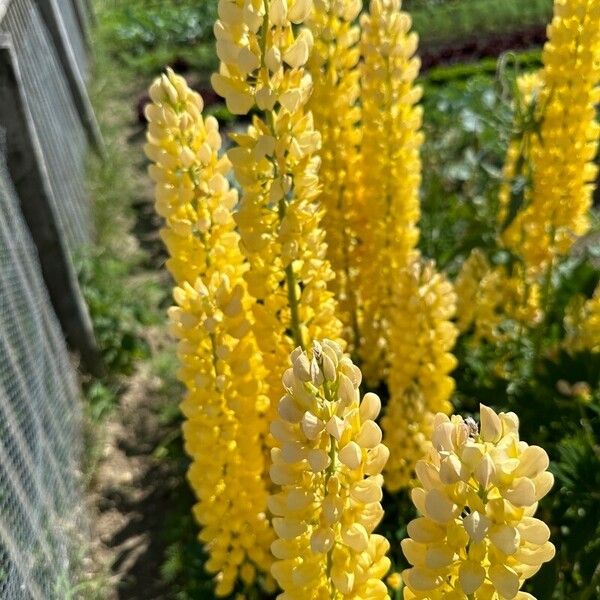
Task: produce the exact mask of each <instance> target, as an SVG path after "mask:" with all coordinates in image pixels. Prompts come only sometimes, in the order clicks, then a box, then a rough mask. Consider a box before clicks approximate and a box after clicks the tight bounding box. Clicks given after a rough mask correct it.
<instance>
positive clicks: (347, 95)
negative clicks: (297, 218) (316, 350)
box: [307, 0, 362, 351]
mask: <svg viewBox="0 0 600 600" xmlns="http://www.w3.org/2000/svg"><path fill="white" fill-rule="evenodd" d="M361 8H362V2H361V1H360V0H315V2H314V10H313V12H312V14H311V16H310V18H309V21H308V23H307V24H308V26H309V28H310V30H311V31H312V34H313V37H314V42H315V43H314V47H313V51H312V52H311V55H310V57H309V60H308V65H307V66H308V70H309V72H310V74H311V76H312V79H313V93H312V95H311V97H310V100H309V103H308V109H309V110H311V111H312V113H313V116H314V120H315V128H316V129H317V131H319V132H320V133H321V138H322V146H321V151H320V157H321V168H320V170H319V178H320V180H321V183H322V189H321V194H320V196H319V201H320V203H321V204H322V205H323V208H324V209H325V214H324V216H323V220H322V226H323V229H324V230H325V233H326V242H327V257H328V259H329V261H330V262H331V266H332V269H333V271H334V273H335V278H334V279H333V280H332V282H331V286H330V288H331V290H332V292H333V293H334V296H335V298H336V299H337V300H338V316H339V318H340V319H341V321H342V323H343V325H344V338H345V339H347V340H349V341H350V347H349V351H352V349H353V348H354V347H355V346H356V345H357V344H358V342H359V339H357V338H359V332H358V322H357V318H358V299H357V297H356V296H357V282H356V278H357V271H356V252H357V250H358V246H357V242H356V240H357V231H358V230H359V229H360V228H361V227H362V224H360V223H358V215H359V214H360V211H357V206H358V205H359V204H360V203H361V193H362V183H361V177H360V167H361V165H360V155H359V145H360V136H361V129H360V127H359V126H358V123H359V121H360V118H361V110H360V107H359V105H358V98H359V95H360V81H359V79H360V71H359V68H358V61H359V58H360V50H359V47H358V41H359V39H360V29H359V27H358V26H357V25H356V23H355V21H356V18H357V17H358V14H359V13H360V10H361Z"/></svg>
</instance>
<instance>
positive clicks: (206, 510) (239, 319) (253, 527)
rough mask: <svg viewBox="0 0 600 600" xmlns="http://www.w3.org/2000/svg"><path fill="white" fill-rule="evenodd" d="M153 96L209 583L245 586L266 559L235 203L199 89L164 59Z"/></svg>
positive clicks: (154, 151)
mask: <svg viewBox="0 0 600 600" xmlns="http://www.w3.org/2000/svg"><path fill="white" fill-rule="evenodd" d="M150 96H151V99H152V103H151V104H150V105H148V107H147V109H146V116H147V118H148V121H149V126H148V143H147V145H146V153H147V155H148V157H149V158H150V159H151V160H152V162H153V164H152V165H151V166H150V175H151V177H152V179H153V180H154V182H155V185H156V210H157V212H158V213H159V214H160V215H161V216H162V217H163V218H164V219H165V222H166V226H165V228H164V229H163V230H162V232H161V234H162V237H163V240H164V241H165V244H166V246H167V249H168V251H169V254H170V258H169V260H168V262H167V267H168V269H169V271H170V273H171V275H172V276H173V278H174V280H175V283H176V287H175V288H174V298H175V301H176V304H177V306H175V307H173V308H171V309H170V311H169V315H170V318H171V330H172V332H173V333H174V335H175V336H176V337H177V338H178V339H179V344H178V357H179V360H180V362H181V367H180V370H179V373H178V375H179V378H180V379H181V381H182V382H183V383H184V384H185V386H186V390H187V392H186V396H185V399H184V400H183V402H182V404H181V409H182V411H183V414H184V415H185V417H186V421H185V423H184V425H183V434H184V439H185V448H186V451H187V453H188V454H189V455H190V457H191V458H192V465H191V467H190V469H189V472H188V479H189V481H190V484H191V486H192V488H193V489H194V492H195V494H196V496H197V498H198V503H197V504H196V506H195V507H194V513H195V516H196V519H197V521H198V522H199V524H200V526H201V531H200V535H199V537H200V540H201V541H202V542H204V544H205V547H206V550H207V553H208V557H209V558H208V560H207V562H206V568H207V570H208V571H209V572H212V573H215V574H216V594H217V595H218V596H227V595H229V594H230V593H232V592H233V590H234V589H235V586H236V583H237V582H238V581H240V582H241V585H243V586H250V585H252V584H253V583H254V582H255V580H256V578H257V575H258V574H259V573H261V572H262V578H263V579H264V577H265V574H268V573H269V569H270V564H271V560H272V558H271V555H270V552H269V546H270V543H271V541H272V539H273V533H272V530H271V527H270V524H269V522H268V520H267V517H266V511H267V489H266V478H265V472H266V457H265V455H264V452H263V451H262V447H261V439H262V437H264V434H265V431H264V430H265V428H266V425H265V423H266V421H265V419H264V412H265V410H266V408H267V406H268V399H267V396H266V388H265V387H264V384H262V383H261V382H262V381H263V380H264V378H265V370H264V367H263V365H262V361H261V356H260V353H259V352H258V348H257V344H256V340H255V338H254V336H253V334H252V332H251V328H252V321H253V316H252V313H251V306H252V305H253V303H254V300H253V299H252V298H251V297H250V296H249V295H248V292H247V289H246V284H245V281H244V279H243V275H244V272H245V271H246V269H247V265H246V264H245V261H244V258H243V256H242V254H241V252H240V250H239V236H238V234H237V233H236V231H235V224H234V221H233V213H232V210H233V208H234V207H235V205H236V204H237V192H236V191H235V190H232V189H230V187H229V184H228V182H227V179H226V176H227V174H228V173H229V171H230V169H231V166H230V163H229V160H228V159H227V158H226V157H223V158H219V155H218V152H219V149H220V146H221V137H220V135H219V130H218V125H217V122H216V121H215V120H214V119H213V118H211V117H209V118H207V119H206V120H204V119H203V118H202V115H201V112H202V99H201V98H200V96H199V95H198V94H197V93H195V92H193V91H192V90H190V89H189V88H188V87H187V85H186V83H185V80H184V79H183V78H181V77H179V76H177V75H175V74H174V73H173V72H172V71H170V70H169V71H168V72H167V74H166V75H163V76H162V77H161V78H159V79H157V80H156V81H155V82H154V84H153V85H152V86H151V88H150ZM269 577H270V576H268V575H267V578H269Z"/></svg>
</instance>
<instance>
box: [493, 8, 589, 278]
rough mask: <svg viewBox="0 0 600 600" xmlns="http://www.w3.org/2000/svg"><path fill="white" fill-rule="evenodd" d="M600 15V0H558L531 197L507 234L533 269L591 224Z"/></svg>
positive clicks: (564, 250)
mask: <svg viewBox="0 0 600 600" xmlns="http://www.w3.org/2000/svg"><path fill="white" fill-rule="evenodd" d="M599 22H600V0H568V1H567V0H555V3H554V18H553V20H552V23H551V24H550V26H549V27H548V41H547V43H546V45H545V46H544V51H543V54H542V62H543V65H544V66H543V68H542V70H541V72H540V73H539V79H540V90H539V92H538V100H537V107H536V115H535V116H536V119H537V120H538V121H539V122H540V126H539V131H537V129H531V130H530V131H529V132H528V133H527V134H526V137H527V140H526V149H525V150H526V159H527V161H528V162H529V167H530V172H531V184H530V190H528V191H527V194H528V202H526V203H525V205H524V207H523V208H521V210H520V211H519V214H518V215H517V216H516V217H515V218H514V220H513V221H512V223H511V224H510V226H509V227H508V228H507V229H506V231H505V232H504V234H503V240H504V242H505V244H506V246H507V247H508V248H509V249H511V250H513V251H514V252H515V253H517V254H519V255H520V256H521V257H522V258H523V260H524V261H525V265H526V267H527V274H528V275H529V276H537V275H539V274H541V273H543V272H544V271H545V269H546V268H547V267H548V265H549V264H551V262H552V260H553V258H554V257H557V256H565V255H566V254H568V252H569V250H570V249H571V247H572V246H573V244H574V242H575V241H576V239H577V238H578V237H579V236H581V235H583V234H585V233H586V232H587V231H588V230H589V217H588V212H589V208H590V206H591V203H592V191H593V184H594V182H595V180H596V176H597V167H596V166H595V165H594V162H593V160H594V156H595V155H596V152H597V148H598V140H599V138H600V125H599V124H598V123H597V121H596V106H597V104H598V102H599V101H600V87H598V82H599V79H600V76H599V75H598V68H597V65H598V61H599V60H600V27H598V23H599Z"/></svg>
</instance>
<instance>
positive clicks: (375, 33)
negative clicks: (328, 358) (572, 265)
mask: <svg viewBox="0 0 600 600" xmlns="http://www.w3.org/2000/svg"><path fill="white" fill-rule="evenodd" d="M361 25H362V29H363V33H362V39H361V52H362V57H363V62H362V78H361V82H362V91H361V98H362V130H363V133H362V146H361V152H362V156H363V163H364V171H365V173H368V185H367V182H366V181H365V189H364V201H363V203H362V206H363V211H364V214H362V220H363V222H362V226H363V227H362V230H361V233H362V237H361V244H360V250H359V253H360V255H359V260H360V277H359V280H358V281H359V283H360V289H361V301H362V309H363V317H362V333H363V338H364V339H363V341H362V348H361V353H360V355H361V359H362V366H363V371H364V373H365V378H366V379H367V380H368V381H371V382H376V381H379V380H380V379H381V378H383V377H385V372H386V367H387V347H388V346H389V345H390V340H389V339H388V338H389V335H388V333H387V332H388V330H389V323H390V318H391V317H390V315H391V314H392V313H393V312H394V311H395V310H396V307H395V305H394V298H395V294H396V290H397V285H396V279H397V276H396V274H397V273H398V272H399V271H400V270H402V269H404V268H406V267H407V266H408V264H409V262H410V260H411V255H412V253H413V250H414V248H415V246H416V244H417V241H418V237H419V230H418V227H417V222H418V220H419V214H420V208H419V187H420V184H421V161H420V157H419V150H420V147H421V144H422V142H423V134H422V133H421V131H420V129H421V121H422V109H421V107H419V106H417V103H418V102H419V100H420V98H421V93H422V90H421V88H420V87H419V86H417V85H415V83H414V82H415V79H416V77H417V75H418V73H419V68H420V61H419V59H418V58H417V57H415V56H414V54H415V51H416V49H417V44H418V37H417V34H416V33H415V32H411V31H410V29H411V18H410V16H409V15H408V14H407V13H404V12H400V0H372V1H371V3H370V12H369V14H368V15H367V14H364V15H363V16H362V18H361Z"/></svg>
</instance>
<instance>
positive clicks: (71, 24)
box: [57, 0, 89, 81]
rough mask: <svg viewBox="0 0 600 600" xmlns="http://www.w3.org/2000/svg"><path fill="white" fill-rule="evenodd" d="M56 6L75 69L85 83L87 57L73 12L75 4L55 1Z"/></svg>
mask: <svg viewBox="0 0 600 600" xmlns="http://www.w3.org/2000/svg"><path fill="white" fill-rule="evenodd" d="M57 5H58V9H59V13H60V18H62V20H63V23H64V25H65V30H66V31H67V35H68V38H69V44H70V45H71V48H72V49H73V54H74V55H75V60H76V61H77V68H78V69H79V74H80V75H81V78H82V79H83V80H84V81H86V79H87V74H88V66H89V65H88V55H87V50H86V47H85V39H84V36H83V33H82V31H81V26H80V25H79V21H78V20H77V14H76V12H75V3H74V2H73V0H57Z"/></svg>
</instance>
